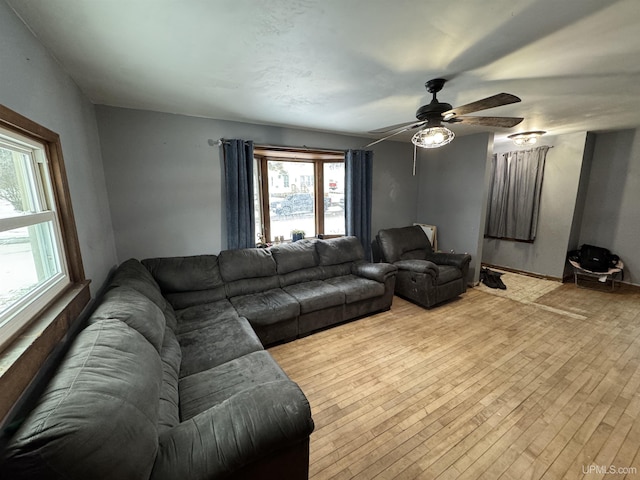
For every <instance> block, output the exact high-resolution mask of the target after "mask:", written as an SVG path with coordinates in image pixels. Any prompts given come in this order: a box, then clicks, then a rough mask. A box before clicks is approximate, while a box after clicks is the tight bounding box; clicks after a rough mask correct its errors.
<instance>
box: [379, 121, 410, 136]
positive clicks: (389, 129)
mask: <svg viewBox="0 0 640 480" xmlns="http://www.w3.org/2000/svg"><path fill="white" fill-rule="evenodd" d="M414 123H416V121H415V120H412V121H410V122H404V123H398V124H396V125H389V126H388V127H382V128H378V129H376V130H371V131H370V132H367V133H389V132H393V131H394V130H399V129H401V128H404V127H406V126H407V125H412V124H414Z"/></svg>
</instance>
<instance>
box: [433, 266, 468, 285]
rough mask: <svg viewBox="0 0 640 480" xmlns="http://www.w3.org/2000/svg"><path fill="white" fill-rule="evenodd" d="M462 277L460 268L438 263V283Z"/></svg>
mask: <svg viewBox="0 0 640 480" xmlns="http://www.w3.org/2000/svg"><path fill="white" fill-rule="evenodd" d="M461 278H462V270H460V269H459V268H457V267H452V266H450V265H438V280H437V282H436V283H437V284H438V285H444V284H445V283H449V282H453V281H454V280H459V279H461Z"/></svg>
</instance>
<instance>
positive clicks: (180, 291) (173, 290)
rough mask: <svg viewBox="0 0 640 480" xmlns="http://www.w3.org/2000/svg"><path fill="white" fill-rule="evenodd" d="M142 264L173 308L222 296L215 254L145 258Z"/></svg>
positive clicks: (222, 284)
mask: <svg viewBox="0 0 640 480" xmlns="http://www.w3.org/2000/svg"><path fill="white" fill-rule="evenodd" d="M142 264H143V265H144V266H145V267H146V268H147V269H148V270H149V271H150V272H151V274H152V275H153V278H154V279H155V280H156V281H157V282H158V285H159V286H160V289H161V290H162V293H163V295H164V296H165V297H166V299H167V300H168V301H169V302H170V303H171V305H172V306H173V308H175V309H183V308H187V307H191V306H193V305H199V304H203V303H210V302H216V301H218V300H222V299H223V298H225V289H224V282H223V281H222V277H221V275H220V267H219V265H218V256H217V255H193V256H189V257H167V258H147V259H145V260H142Z"/></svg>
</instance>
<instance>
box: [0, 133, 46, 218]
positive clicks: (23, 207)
mask: <svg viewBox="0 0 640 480" xmlns="http://www.w3.org/2000/svg"><path fill="white" fill-rule="evenodd" d="M30 160H31V157H30V156H29V155H27V154H26V153H22V152H19V151H14V150H10V149H9V148H5V147H4V146H2V145H0V218H9V217H14V216H16V215H24V214H26V213H33V212H37V211H40V209H39V208H37V205H38V202H37V195H36V188H35V181H34V172H33V170H32V168H31V163H30Z"/></svg>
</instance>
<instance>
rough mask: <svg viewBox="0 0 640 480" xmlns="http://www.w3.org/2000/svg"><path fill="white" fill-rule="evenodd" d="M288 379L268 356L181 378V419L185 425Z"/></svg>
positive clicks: (241, 359) (251, 356) (245, 358)
mask: <svg viewBox="0 0 640 480" xmlns="http://www.w3.org/2000/svg"><path fill="white" fill-rule="evenodd" d="M287 378H288V377H287V375H286V374H285V373H284V372H283V371H282V369H281V368H280V366H279V365H278V364H277V363H276V361H275V360H274V359H273V357H272V356H271V355H269V353H268V352H266V351H264V350H263V351H260V352H254V353H249V354H248V355H244V356H242V357H239V358H236V359H234V360H231V361H229V362H227V363H224V364H222V365H219V366H217V367H215V368H212V369H210V370H206V371H204V372H200V373H195V374H193V375H189V376H188V377H184V378H182V379H181V380H180V384H179V386H180V417H181V418H182V421H183V422H184V421H186V420H189V419H190V418H192V417H194V416H196V415H198V414H199V413H201V412H204V411H205V410H207V409H209V408H211V407H212V406H214V405H217V404H219V403H222V402H223V401H225V400H227V399H228V398H230V397H232V396H233V395H235V394H236V393H239V392H241V391H243V390H247V389H249V388H253V387H255V386H258V385H262V384H265V383H268V382H273V381H276V380H286V379H287Z"/></svg>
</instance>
